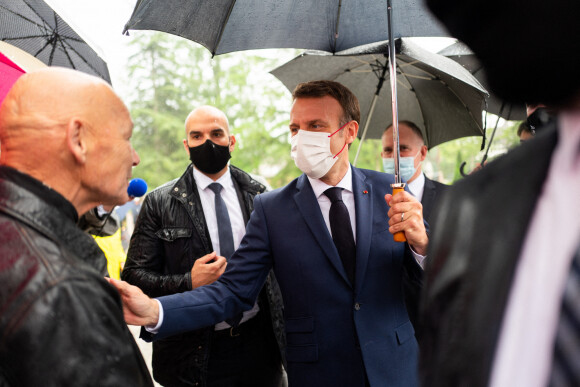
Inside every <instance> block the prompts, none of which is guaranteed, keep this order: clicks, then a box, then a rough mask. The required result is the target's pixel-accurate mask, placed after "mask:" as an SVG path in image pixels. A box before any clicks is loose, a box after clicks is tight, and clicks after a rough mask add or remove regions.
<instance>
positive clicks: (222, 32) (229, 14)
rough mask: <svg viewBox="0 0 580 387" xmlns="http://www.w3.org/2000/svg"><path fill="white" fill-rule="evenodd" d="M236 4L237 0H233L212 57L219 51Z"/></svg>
mask: <svg viewBox="0 0 580 387" xmlns="http://www.w3.org/2000/svg"><path fill="white" fill-rule="evenodd" d="M235 6H236V0H233V1H232V5H230V9H228V14H227V16H226V20H225V21H224V23H223V24H222V25H223V27H222V28H220V33H219V35H218V37H217V38H216V41H215V44H214V51H212V52H211V56H212V58H213V57H214V56H215V53H216V51H217V48H218V46H219V44H220V42H221V41H222V36H223V34H224V30H225V29H226V25H227V24H228V21H229V20H230V16H231V14H232V11H233V9H234V7H235Z"/></svg>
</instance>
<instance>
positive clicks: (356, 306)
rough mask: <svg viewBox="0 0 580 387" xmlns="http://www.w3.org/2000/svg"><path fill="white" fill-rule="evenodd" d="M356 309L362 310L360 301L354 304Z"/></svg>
mask: <svg viewBox="0 0 580 387" xmlns="http://www.w3.org/2000/svg"><path fill="white" fill-rule="evenodd" d="M354 310H360V304H359V303H358V302H357V303H355V304H354Z"/></svg>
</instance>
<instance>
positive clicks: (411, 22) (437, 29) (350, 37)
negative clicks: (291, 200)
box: [125, 0, 448, 190]
mask: <svg viewBox="0 0 580 387" xmlns="http://www.w3.org/2000/svg"><path fill="white" fill-rule="evenodd" d="M393 20H395V21H396V24H395V23H393ZM130 29H133V30H143V29H144V30H157V31H164V32H168V33H171V34H174V35H178V36H182V37H184V38H187V39H190V40H193V41H195V42H198V43H200V44H201V45H203V46H204V47H206V48H207V49H208V50H210V51H211V53H212V54H213V55H217V54H223V53H227V52H232V51H243V50H250V49H258V48H303V49H313V50H322V51H328V52H332V53H334V52H338V51H341V50H345V49H348V48H352V47H356V46H360V45H363V44H368V43H373V42H379V41H384V40H385V39H388V40H389V41H391V42H392V41H394V39H395V38H401V37H413V36H422V37H427V36H448V34H447V32H446V30H445V29H444V28H442V26H441V25H440V24H439V22H438V21H436V19H435V18H434V17H433V16H432V15H431V13H430V12H429V11H428V10H427V8H426V7H425V5H424V4H423V0H398V2H397V4H396V6H395V7H393V6H392V4H391V0H386V1H385V0H365V1H360V0H359V1H355V0H310V1H307V0H285V1H280V0H244V1H236V0H170V1H167V0H139V1H138V2H137V5H136V6H135V10H134V11H133V15H132V16H131V19H130V20H129V21H128V22H127V25H126V26H125V31H127V30H130ZM390 50H391V52H392V55H390V56H389V58H390V64H389V71H390V72H391V74H394V71H395V67H396V65H395V55H394V47H390ZM394 78H395V76H394V75H393V76H392V77H391V93H392V95H393V98H392V100H393V103H392V110H393V116H395V119H394V120H393V139H394V144H395V147H394V148H395V149H394V151H395V152H394V156H395V157H394V159H395V181H396V183H397V185H398V186H401V178H400V175H399V130H398V129H399V128H398V119H397V118H396V117H397V98H396V96H397V85H396V82H395V81H394ZM400 189H401V190H402V188H400Z"/></svg>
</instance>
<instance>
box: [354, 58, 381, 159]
mask: <svg viewBox="0 0 580 387" xmlns="http://www.w3.org/2000/svg"><path fill="white" fill-rule="evenodd" d="M386 73H387V65H386V64H385V66H384V67H383V72H382V74H381V76H380V77H379V83H378V84H377V91H376V92H375V95H374V96H373V100H372V102H371V107H370V109H369V114H367V120H366V121H365V127H364V129H363V133H362V136H361V137H360V142H359V144H358V149H357V151H356V156H354V162H353V165H354V166H355V167H356V162H357V161H358V155H359V153H360V150H361V148H362V144H363V142H364V141H365V139H366V137H367V130H368V128H369V125H370V123H371V119H372V118H373V113H374V111H375V106H376V104H377V101H378V99H379V94H380V93H381V89H382V88H383V82H385V75H386Z"/></svg>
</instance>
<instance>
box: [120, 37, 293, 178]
mask: <svg viewBox="0 0 580 387" xmlns="http://www.w3.org/2000/svg"><path fill="white" fill-rule="evenodd" d="M131 44H132V46H133V49H134V52H135V54H133V55H132V56H131V57H130V58H129V79H128V82H129V85H130V90H131V94H130V96H129V104H130V106H131V114H132V116H133V120H134V122H135V129H134V134H133V145H134V147H135V149H136V150H137V152H138V153H139V155H140V157H141V164H140V165H139V166H137V167H136V168H135V170H134V175H135V176H137V177H141V178H143V179H145V180H146V181H148V183H149V186H150V187H152V188H153V187H156V186H158V185H161V184H163V183H164V182H166V181H169V180H172V179H174V178H177V177H179V176H181V174H182V173H183V171H184V170H185V168H186V166H187V165H188V163H189V160H188V155H187V152H186V151H185V149H184V146H183V139H184V138H185V129H184V123H185V119H186V118H187V115H188V114H189V112H191V110H193V109H194V108H196V107H198V106H202V105H213V106H216V107H217V108H219V109H221V110H223V111H224V112H225V113H226V115H227V116H228V118H229V122H230V131H231V133H232V134H234V135H235V136H236V140H237V142H236V149H235V150H234V152H232V164H234V165H236V166H238V167H240V168H242V169H244V170H246V171H248V172H251V173H255V174H261V175H264V177H266V178H267V180H268V181H269V183H270V184H271V185H272V186H274V187H278V186H281V185H284V184H286V183H287V182H288V181H290V180H291V179H293V178H294V177H296V176H297V175H298V170H297V169H296V167H295V166H294V163H293V162H292V160H291V159H290V149H289V145H288V129H287V128H288V117H289V107H290V93H289V92H288V91H287V90H286V89H285V88H284V87H283V86H281V83H280V82H278V81H277V80H276V79H275V78H274V76H272V75H269V74H267V72H268V71H269V70H271V69H273V68H275V67H276V66H278V65H280V64H282V63H283V62H284V61H285V60H288V59H290V57H289V56H288V54H292V55H294V54H295V52H294V50H292V52H288V53H287V54H286V57H284V56H278V57H276V58H265V57H260V56H257V55H248V53H233V54H227V55H221V56H217V57H214V58H211V54H210V53H209V52H208V51H207V50H206V49H204V48H202V47H201V46H199V45H197V44H195V43H193V42H191V41H189V40H185V39H182V38H178V37H175V36H172V35H169V34H164V33H157V32H155V33H151V32H140V33H139V32H135V34H134V39H133V41H132V43H131Z"/></svg>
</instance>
